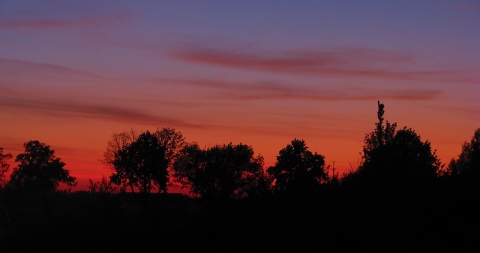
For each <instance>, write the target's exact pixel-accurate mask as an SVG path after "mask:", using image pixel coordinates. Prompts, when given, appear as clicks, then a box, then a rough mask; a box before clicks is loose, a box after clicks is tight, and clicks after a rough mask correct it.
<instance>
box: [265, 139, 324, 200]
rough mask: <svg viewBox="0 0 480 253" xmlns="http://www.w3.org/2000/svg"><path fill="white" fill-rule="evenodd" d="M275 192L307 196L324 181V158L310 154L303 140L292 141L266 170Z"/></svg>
mask: <svg viewBox="0 0 480 253" xmlns="http://www.w3.org/2000/svg"><path fill="white" fill-rule="evenodd" d="M267 173H268V174H269V175H270V176H272V177H273V178H274V184H275V186H274V189H275V191H277V192H288V193H294V194H309V193H313V192H315V191H317V190H318V187H319V186H320V184H321V183H322V182H324V181H326V180H328V178H327V174H326V172H325V160H324V156H322V155H320V154H317V153H316V152H315V153H312V152H311V151H309V150H308V147H307V145H306V143H305V141H304V140H299V139H293V140H292V141H291V143H290V144H288V145H287V146H286V147H285V148H284V149H282V150H280V152H279V155H278V156H277V162H276V163H275V165H274V166H270V167H269V168H268V169H267Z"/></svg>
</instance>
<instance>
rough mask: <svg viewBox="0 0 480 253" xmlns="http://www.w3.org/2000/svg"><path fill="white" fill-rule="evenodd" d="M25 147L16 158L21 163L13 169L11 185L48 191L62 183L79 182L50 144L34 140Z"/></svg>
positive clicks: (70, 184) (24, 145)
mask: <svg viewBox="0 0 480 253" xmlns="http://www.w3.org/2000/svg"><path fill="white" fill-rule="evenodd" d="M23 147H24V148H25V151H24V152H23V153H21V154H19V155H17V157H16V159H15V162H19V165H18V166H17V167H16V168H14V169H13V172H12V174H11V176H10V181H9V182H8V186H9V187H12V188H22V189H27V190H33V191H39V192H41V193H46V192H51V191H56V190H57V187H58V186H59V184H60V183H64V184H66V185H67V186H69V187H73V186H75V185H76V184H77V180H76V178H75V177H72V176H70V171H69V170H67V169H65V168H64V166H65V163H64V162H62V161H61V159H60V158H57V157H55V152H54V150H52V149H50V146H48V145H45V143H41V142H39V141H38V140H32V141H28V142H26V143H24V144H23Z"/></svg>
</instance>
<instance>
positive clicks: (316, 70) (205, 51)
mask: <svg viewBox="0 0 480 253" xmlns="http://www.w3.org/2000/svg"><path fill="white" fill-rule="evenodd" d="M171 56H172V57H174V58H176V59H179V60H182V61H186V62H192V63H198V64H210V65H216V66H222V67H229V68H237V69H246V70H254V71H268V72H276V73H287V74H295V75H309V76H318V77H343V78H346V77H353V78H383V79H396V80H431V81H434V80H441V81H452V80H456V81H462V82H463V81H467V82H468V81H471V80H468V79H465V78H463V77H460V76H459V73H457V71H452V70H449V71H445V70H409V69H408V65H409V64H412V62H413V60H414V57H412V56H411V55H409V54H406V53H401V52H391V51H385V50H378V49H368V48H337V49H331V50H324V51H318V50H317V51H315V50H292V51H286V52H279V53H275V54H264V53H248V52H244V51H241V50H235V49H234V47H232V48H230V49H229V50H221V49H213V48H208V47H202V46H195V45H188V46H184V47H183V48H181V49H178V50H176V51H174V52H172V53H171ZM402 69H404V70H402Z"/></svg>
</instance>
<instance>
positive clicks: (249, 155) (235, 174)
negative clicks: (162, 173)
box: [173, 143, 269, 202]
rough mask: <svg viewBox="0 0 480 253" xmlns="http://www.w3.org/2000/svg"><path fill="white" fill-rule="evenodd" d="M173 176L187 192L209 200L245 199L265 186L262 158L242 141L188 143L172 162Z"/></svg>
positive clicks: (267, 184) (265, 188)
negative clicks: (204, 145)
mask: <svg viewBox="0 0 480 253" xmlns="http://www.w3.org/2000/svg"><path fill="white" fill-rule="evenodd" d="M173 168H174V177H175V178H176V179H177V180H179V182H180V183H181V184H182V185H183V186H184V187H188V188H190V190H191V192H192V193H193V194H194V195H196V196H199V197H201V198H203V199H206V200H209V201H212V202H224V201H228V200H232V199H241V198H249V197H252V196H253V195H257V194H262V193H263V192H265V191H266V190H268V189H267V187H268V186H269V181H268V178H267V177H266V174H265V173H264V171H263V157H262V156H261V155H257V156H255V155H254V150H253V148H252V147H251V146H248V145H246V144H238V145H234V144H232V143H229V144H228V145H216V146H213V147H210V148H208V149H205V150H202V149H201V148H200V147H199V146H198V144H196V143H189V144H187V145H185V146H184V147H183V148H182V150H181V151H180V154H179V157H178V159H177V160H176V161H175V163H174V167H173Z"/></svg>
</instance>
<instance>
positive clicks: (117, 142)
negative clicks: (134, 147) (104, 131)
mask: <svg viewBox="0 0 480 253" xmlns="http://www.w3.org/2000/svg"><path fill="white" fill-rule="evenodd" d="M137 138H138V134H137V132H136V131H135V130H134V129H130V131H128V132H121V133H113V134H112V136H111V138H110V140H108V142H107V150H106V151H105V152H104V153H103V160H102V162H103V163H104V164H106V165H108V166H113V161H114V160H115V155H116V154H117V153H118V151H119V150H122V149H123V148H124V147H126V146H128V145H130V144H131V143H132V142H134V141H135V140H136V139H137Z"/></svg>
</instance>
